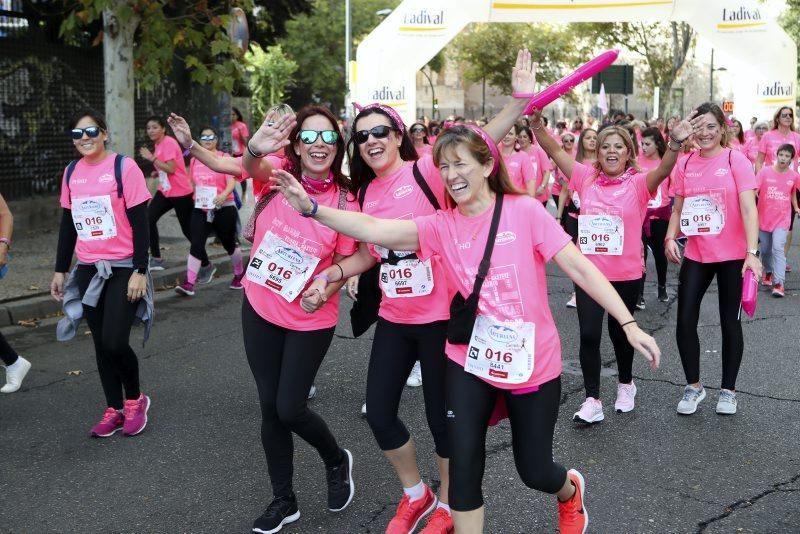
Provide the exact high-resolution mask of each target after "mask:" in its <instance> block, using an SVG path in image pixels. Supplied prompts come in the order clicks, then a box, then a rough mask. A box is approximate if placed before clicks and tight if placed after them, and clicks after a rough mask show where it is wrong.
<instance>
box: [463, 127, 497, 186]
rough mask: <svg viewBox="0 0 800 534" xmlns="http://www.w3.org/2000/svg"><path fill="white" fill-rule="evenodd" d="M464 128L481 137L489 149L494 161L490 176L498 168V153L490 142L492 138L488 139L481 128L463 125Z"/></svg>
mask: <svg viewBox="0 0 800 534" xmlns="http://www.w3.org/2000/svg"><path fill="white" fill-rule="evenodd" d="M462 126H464V128H469V129H470V130H472V131H473V132H475V133H476V134H478V135H480V136H481V139H483V142H484V143H486V146H488V147H489V152H491V153H492V159H494V165H493V166H492V174H495V173H496V172H497V169H499V168H500V152H499V151H498V150H497V145H496V144H495V143H494V141H492V138H491V137H489V134H487V133H486V132H484V131H483V130H482V129H481V128H478V127H477V126H473V125H472V124H463V125H462Z"/></svg>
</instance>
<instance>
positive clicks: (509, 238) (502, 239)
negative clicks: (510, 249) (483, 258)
mask: <svg viewBox="0 0 800 534" xmlns="http://www.w3.org/2000/svg"><path fill="white" fill-rule="evenodd" d="M516 239H517V234H515V233H514V232H511V231H508V232H500V233H499V234H497V238H495V240H494V243H495V245H506V244H508V243H512V242H514V241H515V240H516Z"/></svg>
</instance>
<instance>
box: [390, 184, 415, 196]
mask: <svg viewBox="0 0 800 534" xmlns="http://www.w3.org/2000/svg"><path fill="white" fill-rule="evenodd" d="M413 191H414V186H413V185H404V186H402V187H398V188H397V189H395V190H394V198H398V199H400V198H403V197H407V196H408V195H410V194H411V193H412V192H413Z"/></svg>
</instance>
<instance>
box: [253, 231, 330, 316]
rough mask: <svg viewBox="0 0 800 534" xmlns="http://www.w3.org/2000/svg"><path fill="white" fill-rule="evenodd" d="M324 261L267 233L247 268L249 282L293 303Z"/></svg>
mask: <svg viewBox="0 0 800 534" xmlns="http://www.w3.org/2000/svg"><path fill="white" fill-rule="evenodd" d="M319 262H320V259H319V258H317V257H316V256H311V255H309V254H306V253H305V252H303V251H302V250H300V249H299V248H297V247H294V246H292V245H290V244H288V243H287V242H286V241H284V240H283V239H281V238H280V237H278V236H276V235H275V234H273V233H272V232H267V233H266V234H265V235H264V239H262V240H261V244H260V245H258V248H257V249H256V251H255V254H253V255H252V257H251V259H250V264H249V265H248V266H247V273H246V276H247V279H248V280H250V281H251V282H255V283H256V284H258V285H260V286H264V287H266V288H267V289H269V290H271V291H274V292H275V293H278V294H279V295H280V296H282V297H283V298H284V299H286V301H287V302H292V301H293V300H294V299H295V298H297V295H299V294H300V292H301V291H303V288H304V287H305V286H306V283H307V282H308V280H309V278H311V275H312V274H313V273H314V269H315V268H316V267H317V264H318V263H319Z"/></svg>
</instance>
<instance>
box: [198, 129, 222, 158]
mask: <svg viewBox="0 0 800 534" xmlns="http://www.w3.org/2000/svg"><path fill="white" fill-rule="evenodd" d="M203 137H205V138H206V139H207V140H203ZM209 137H213V138H214V139H208V138H209ZM217 142H218V139H217V134H215V133H214V130H212V129H210V128H204V129H203V131H201V132H200V145H201V146H202V147H203V148H205V149H206V150H210V151H212V152H216V150H217Z"/></svg>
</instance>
